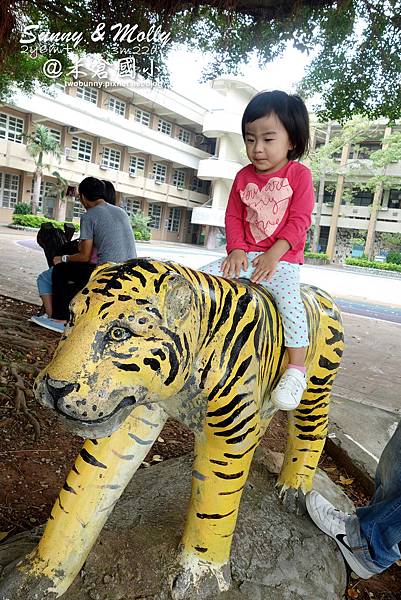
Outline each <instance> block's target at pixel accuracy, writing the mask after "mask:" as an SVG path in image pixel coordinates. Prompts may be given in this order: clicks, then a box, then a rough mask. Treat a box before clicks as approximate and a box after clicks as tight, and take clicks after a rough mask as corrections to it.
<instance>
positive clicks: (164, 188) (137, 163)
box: [0, 68, 401, 260]
mask: <svg viewBox="0 0 401 600" xmlns="http://www.w3.org/2000/svg"><path fill="white" fill-rule="evenodd" d="M108 81H109V83H111V84H112V85H109V87H107V88H105V87H94V86H90V85H74V86H65V87H64V86H61V85H59V84H56V85H55V86H54V87H53V90H52V91H51V92H49V93H45V92H43V91H39V90H38V91H37V92H36V93H35V94H34V95H33V96H31V97H28V96H25V95H23V94H21V93H16V94H15V95H14V96H13V99H12V103H10V104H3V105H0V223H10V222H11V220H12V212H13V209H14V207H15V205H16V203H18V202H30V201H31V198H32V191H33V175H34V172H35V168H36V167H35V163H34V160H33V158H32V157H31V156H30V155H29V153H28V152H27V146H26V144H25V141H24V138H23V134H24V133H32V132H33V131H34V130H35V127H36V125H37V124H39V123H40V124H43V125H45V126H46V127H47V128H48V129H50V131H51V134H52V136H54V138H55V139H56V140H57V142H58V143H59V144H60V148H61V158H60V159H59V160H57V159H56V158H54V157H48V156H46V157H45V160H44V162H45V163H46V167H45V168H44V170H43V178H42V184H41V193H40V212H42V213H43V214H44V215H46V216H49V217H54V216H55V205H56V202H55V199H56V196H57V179H56V178H55V177H54V175H52V174H53V173H54V172H55V171H57V172H58V173H59V174H60V175H61V176H62V177H63V178H64V179H66V180H67V181H68V184H69V187H68V190H67V198H66V202H65V203H64V204H63V207H64V209H65V215H63V216H64V218H65V219H66V220H71V219H77V218H79V216H80V214H81V212H82V207H81V205H80V203H79V200H78V199H77V195H76V192H77V186H78V184H79V182H80V181H81V180H82V179H83V178H84V177H87V176H89V175H91V176H94V177H99V178H101V179H108V180H110V181H111V182H112V183H113V184H114V186H115V188H116V190H117V197H118V201H119V204H120V205H121V206H122V207H123V208H124V209H125V210H126V211H127V213H128V214H131V215H132V214H134V213H136V212H139V211H141V212H143V213H144V214H145V215H148V216H149V217H150V227H151V230H152V239H154V240H166V241H174V242H185V243H194V244H203V243H206V244H207V245H208V246H209V247H215V246H216V245H218V244H220V243H222V242H224V210H225V207H226V203H227V198H228V194H229V190H230V186H231V183H232V181H233V179H234V176H235V174H236V172H237V171H238V170H239V169H240V168H242V166H244V165H245V164H247V162H248V159H247V157H246V154H245V149H244V145H243V142H242V135H241V116H242V112H243V109H244V107H245V105H246V104H247V102H248V101H249V99H250V98H251V97H252V96H253V95H254V94H255V93H256V92H257V91H258V90H256V89H255V88H253V87H252V86H251V85H248V84H247V83H245V82H244V81H241V80H240V79H238V78H235V77H220V78H217V79H215V80H214V81H212V82H211V84H210V87H211V93H210V95H207V96H206V95H205V97H200V98H199V99H196V101H195V100H194V99H193V98H190V97H185V96H183V95H182V94H181V93H178V92H177V91H175V90H174V89H165V88H160V87H155V86H153V87H152V86H149V85H148V82H142V83H141V82H135V83H136V85H135V86H132V82H128V83H127V80H126V79H123V78H121V77H120V76H119V75H118V74H117V73H116V72H113V71H109V74H108ZM87 82H93V73H90V70H89V68H88V71H87V78H85V77H84V78H82V83H83V84H85V83H87ZM385 129H386V124H385V122H384V121H383V124H382V126H381V127H379V128H377V127H375V129H374V133H372V135H367V139H366V140H365V141H363V142H361V143H359V144H358V147H357V148H355V149H353V148H352V146H351V147H350V148H348V150H347V151H348V157H347V158H348V159H349V158H351V159H354V160H358V161H359V162H360V163H361V164H362V165H364V164H365V165H366V174H365V175H364V174H363V172H361V173H362V174H360V175H359V176H358V177H359V178H362V179H363V177H364V176H366V177H371V175H372V167H371V161H370V160H369V155H370V153H371V152H373V151H374V150H376V149H377V148H379V147H381V145H382V143H383V136H384V132H385ZM400 129H401V126H400V125H396V126H395V127H393V131H394V130H400ZM339 130H340V125H338V124H335V123H332V124H330V126H329V127H328V126H327V125H324V124H318V123H314V122H313V119H312V131H311V134H312V140H313V144H314V145H321V144H324V143H327V141H328V140H329V139H330V137H331V136H335V135H338V133H339ZM341 154H342V153H341V152H339V153H338V165H339V168H338V171H333V172H331V173H326V174H325V176H324V178H323V179H322V180H321V181H320V182H316V196H317V197H318V195H319V189H320V196H322V195H323V203H322V204H321V206H322V209H321V218H320V225H321V227H320V238H319V249H320V250H322V251H324V250H326V248H327V245H328V241H329V238H330V230H332V231H334V239H335V244H334V248H333V253H332V254H333V258H334V259H337V260H341V259H342V258H343V256H345V255H347V254H348V255H349V253H350V245H351V246H352V239H353V238H355V237H358V236H360V235H361V232H362V233H363V232H366V231H367V230H368V227H369V220H370V208H371V205H372V203H373V199H374V193H373V192H369V191H355V193H351V194H350V193H348V194H344V197H343V198H342V199H341V201H340V206H339V207H338V206H336V203H335V197H336V189H338V185H342V186H343V188H344V189H345V188H347V187H348V192H349V191H350V190H351V191H352V184H353V182H352V180H347V174H346V173H345V176H344V177H343V180H342V181H341V177H339V174H341V173H342V174H343V175H344V170H341ZM362 171H363V169H362ZM389 174H390V175H392V176H394V177H399V178H400V184H399V185H396V186H393V187H391V188H390V189H384V190H383V192H382V194H381V197H380V210H379V212H378V215H377V222H376V223H375V231H376V232H377V233H376V236H377V240H376V245H377V252H380V233H381V232H388V233H401V161H399V162H397V163H393V164H392V165H391V166H390V168H389ZM344 178H345V182H344ZM337 196H338V194H337ZM333 209H334V215H333ZM315 210H316V209H315ZM333 228H334V229H333ZM331 238H332V239H333V234H332V236H331Z"/></svg>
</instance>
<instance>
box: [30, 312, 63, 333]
mask: <svg viewBox="0 0 401 600" xmlns="http://www.w3.org/2000/svg"><path fill="white" fill-rule="evenodd" d="M29 320H30V321H31V322H32V323H35V325H40V326H41V327H45V328H46V329H50V330H51V331H56V332H57V333H63V332H64V329H65V325H64V323H60V322H59V321H55V320H54V319H51V318H50V317H48V316H47V315H40V316H38V315H34V316H33V317H31V318H30V319H29Z"/></svg>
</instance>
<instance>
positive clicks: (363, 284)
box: [0, 227, 401, 474]
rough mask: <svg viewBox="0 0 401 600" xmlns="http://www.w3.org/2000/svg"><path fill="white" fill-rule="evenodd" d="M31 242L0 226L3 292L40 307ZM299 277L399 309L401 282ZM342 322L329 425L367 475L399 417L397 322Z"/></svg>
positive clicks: (205, 256)
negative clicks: (342, 342) (354, 453)
mask: <svg viewBox="0 0 401 600" xmlns="http://www.w3.org/2000/svg"><path fill="white" fill-rule="evenodd" d="M34 238H35V234H34V233H32V232H23V231H16V230H11V229H8V228H6V227H0V294H3V295H6V296H10V297H13V298H17V299H20V300H24V301H26V302H32V303H36V304H39V299H38V296H37V291H36V283H35V280H36V276H37V274H38V273H40V272H41V271H42V270H44V269H46V268H47V263H46V260H45V257H44V254H43V252H42V251H41V250H40V249H39V248H38V247H37V245H36V242H35V241H34ZM137 247H138V254H139V255H140V256H150V257H153V258H160V259H168V260H174V261H177V262H181V263H183V264H186V265H188V266H191V267H194V268H197V267H200V266H202V265H204V264H206V263H208V262H211V261H213V260H216V259H217V258H219V257H221V256H222V253H221V252H214V251H210V250H205V249H203V248H199V247H195V246H189V245H182V246H181V245H174V244H168V243H159V242H157V243H150V244H146V243H145V244H141V243H139V244H137ZM38 250H39V251H38ZM302 280H303V281H304V282H307V283H311V284H313V285H319V286H320V287H322V288H324V289H327V291H329V292H331V293H332V294H333V295H337V296H340V297H342V298H344V297H352V298H355V297H357V298H359V299H364V301H371V302H380V303H383V304H386V305H391V303H392V302H394V305H395V306H401V280H394V279H393V280H390V279H386V278H380V279H378V278H373V277H369V276H365V275H361V274H359V273H349V272H344V271H342V270H340V269H335V268H325V267H311V266H309V265H308V266H304V267H303V268H302ZM343 318H344V325H345V342H346V348H345V353H344V359H343V362H342V367H341V369H340V373H339V376H338V377H337V379H336V383H335V387H334V394H333V408H332V413H331V423H332V427H333V430H335V432H336V435H337V436H338V437H339V438H342V439H343V440H344V439H345V438H346V440H348V442H349V440H352V443H351V453H352V451H353V449H354V450H356V451H357V452H358V455H359V458H360V456H361V455H362V463H363V464H364V465H365V467H366V470H367V471H368V472H370V473H371V474H372V473H373V472H374V468H375V465H376V463H377V459H378V457H379V456H380V453H381V450H382V449H383V447H384V445H385V444H386V442H387V441H388V439H389V438H390V436H391V433H392V431H393V430H394V427H395V425H396V423H397V420H399V419H400V414H401V325H398V324H396V323H389V322H386V321H382V320H377V319H369V318H364V317H359V316H356V315H352V314H347V313H344V314H343ZM344 436H345V437H344ZM348 442H347V444H348ZM348 445H349V444H348ZM363 457H365V459H366V460H365V459H364V458H363Z"/></svg>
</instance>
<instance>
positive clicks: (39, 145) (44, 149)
mask: <svg viewBox="0 0 401 600" xmlns="http://www.w3.org/2000/svg"><path fill="white" fill-rule="evenodd" d="M24 139H25V141H26V142H27V144H28V145H27V150H28V152H29V154H30V155H31V156H32V157H33V160H34V161H35V165H36V170H35V173H34V176H33V181H34V183H33V195H32V214H33V215H36V213H37V211H38V206H39V195H40V184H41V183H42V175H43V169H44V168H48V165H45V164H44V163H43V155H44V154H50V155H52V156H55V157H56V158H58V159H59V158H60V154H61V153H60V144H59V143H58V142H57V141H56V140H55V139H54V137H53V136H52V134H51V133H50V130H49V129H48V128H47V127H45V126H44V125H37V126H36V129H35V131H34V133H27V134H25V135H24Z"/></svg>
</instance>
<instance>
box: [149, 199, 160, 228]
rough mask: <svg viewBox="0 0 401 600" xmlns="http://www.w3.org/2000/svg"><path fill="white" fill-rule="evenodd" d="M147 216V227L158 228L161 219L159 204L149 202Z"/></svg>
mask: <svg viewBox="0 0 401 600" xmlns="http://www.w3.org/2000/svg"><path fill="white" fill-rule="evenodd" d="M148 217H150V221H149V227H150V228H151V229H160V223H161V220H162V207H161V205H160V204H149V210H148Z"/></svg>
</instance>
